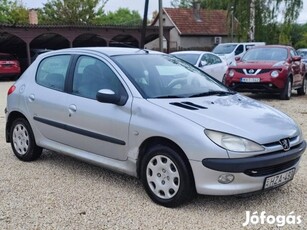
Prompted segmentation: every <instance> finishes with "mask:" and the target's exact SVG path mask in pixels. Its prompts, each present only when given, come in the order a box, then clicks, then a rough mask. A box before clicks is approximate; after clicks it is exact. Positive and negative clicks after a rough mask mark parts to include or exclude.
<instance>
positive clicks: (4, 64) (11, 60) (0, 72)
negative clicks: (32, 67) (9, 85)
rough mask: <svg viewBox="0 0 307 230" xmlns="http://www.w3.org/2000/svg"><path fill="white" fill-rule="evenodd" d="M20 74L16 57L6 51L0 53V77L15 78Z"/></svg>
mask: <svg viewBox="0 0 307 230" xmlns="http://www.w3.org/2000/svg"><path fill="white" fill-rule="evenodd" d="M19 75H20V64H19V61H18V59H17V58H16V57H15V56H14V55H11V54H8V53H0V77H12V78H14V79H15V78H17V77H19Z"/></svg>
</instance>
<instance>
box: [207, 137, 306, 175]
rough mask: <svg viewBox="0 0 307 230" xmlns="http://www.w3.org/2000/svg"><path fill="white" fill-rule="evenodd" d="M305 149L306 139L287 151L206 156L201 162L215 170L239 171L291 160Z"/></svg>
mask: <svg viewBox="0 0 307 230" xmlns="http://www.w3.org/2000/svg"><path fill="white" fill-rule="evenodd" d="M305 149H306V141H303V142H302V143H301V144H300V145H299V146H297V147H296V148H293V149H291V150H289V151H288V152H284V151H279V152H275V153H272V154H265V155H260V156H254V157H247V158H234V159H230V158H207V159H203V160H202V164H203V165H204V166H205V167H207V168H209V169H213V170H216V171H222V172H233V173H241V172H244V171H246V170H249V169H253V168H263V167H270V166H274V165H279V164H283V163H286V162H288V161H292V160H294V159H297V158H299V157H301V155H302V154H303V153H304V151H305Z"/></svg>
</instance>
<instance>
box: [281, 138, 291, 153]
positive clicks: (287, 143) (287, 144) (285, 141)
mask: <svg viewBox="0 0 307 230" xmlns="http://www.w3.org/2000/svg"><path fill="white" fill-rule="evenodd" d="M279 143H280V144H281V146H282V148H283V149H284V151H288V150H289V149H290V140H289V139H288V138H285V139H281V140H280V141H279Z"/></svg>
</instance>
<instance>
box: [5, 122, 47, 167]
mask: <svg viewBox="0 0 307 230" xmlns="http://www.w3.org/2000/svg"><path fill="white" fill-rule="evenodd" d="M10 140H11V146H12V149H13V151H14V154H15V155H16V157H17V158H18V159H20V160H22V161H34V160H36V159H38V158H39V157H40V155H41V154H42V148H41V147H38V146H37V145H36V143H35V139H34V135H33V131H32V129H31V127H30V124H29V122H28V121H27V120H26V119H24V118H17V119H16V120H14V121H13V123H12V126H11V130H10Z"/></svg>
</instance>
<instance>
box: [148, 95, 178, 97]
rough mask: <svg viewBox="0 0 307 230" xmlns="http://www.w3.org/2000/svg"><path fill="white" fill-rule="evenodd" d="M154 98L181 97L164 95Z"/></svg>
mask: <svg viewBox="0 0 307 230" xmlns="http://www.w3.org/2000/svg"><path fill="white" fill-rule="evenodd" d="M154 98H182V97H180V96H176V95H164V96H158V97H154Z"/></svg>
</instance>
